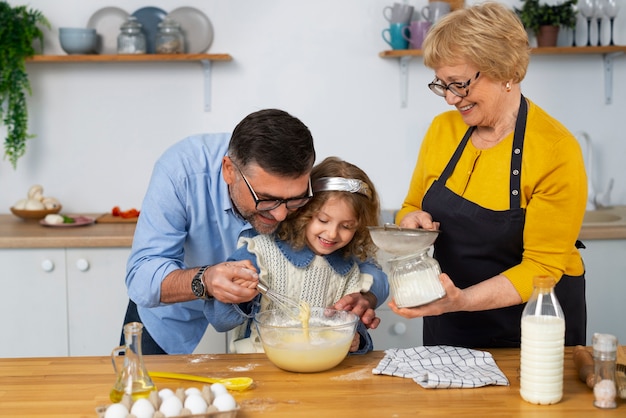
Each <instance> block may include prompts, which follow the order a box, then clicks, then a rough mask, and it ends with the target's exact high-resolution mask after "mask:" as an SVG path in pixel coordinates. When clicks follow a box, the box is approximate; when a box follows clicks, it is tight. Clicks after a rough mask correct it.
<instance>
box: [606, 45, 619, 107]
mask: <svg viewBox="0 0 626 418" xmlns="http://www.w3.org/2000/svg"><path fill="white" fill-rule="evenodd" d="M622 54H623V52H612V53H610V54H604V103H605V104H611V102H612V101H613V58H615V57H617V56H618V55H622Z"/></svg>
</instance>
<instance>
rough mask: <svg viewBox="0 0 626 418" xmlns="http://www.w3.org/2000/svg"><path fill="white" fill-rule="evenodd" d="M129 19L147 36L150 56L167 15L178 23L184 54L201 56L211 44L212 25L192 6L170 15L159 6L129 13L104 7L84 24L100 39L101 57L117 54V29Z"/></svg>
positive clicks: (179, 9) (117, 8) (174, 11)
mask: <svg viewBox="0 0 626 418" xmlns="http://www.w3.org/2000/svg"><path fill="white" fill-rule="evenodd" d="M129 16H134V17H136V18H137V20H138V21H139V23H141V25H142V27H143V31H144V34H145V35H146V49H147V52H148V53H149V54H153V53H154V52H155V38H156V34H157V32H158V30H159V23H161V21H162V20H163V19H164V18H165V16H168V17H170V18H172V19H174V20H175V21H176V22H178V23H179V24H180V26H181V30H182V31H183V33H184V35H185V52H186V53H188V54H200V53H203V52H206V51H207V50H208V49H209V47H210V46H211V44H212V43H213V25H212V24H211V21H210V20H209V18H208V17H207V16H206V15H205V14H204V13H202V12H201V11H200V10H198V9H196V8H193V7H187V6H185V7H179V8H177V9H174V10H172V11H171V12H170V13H167V12H165V11H164V10H163V9H160V8H158V7H152V6H148V7H142V8H140V9H138V10H136V11H134V12H133V13H132V14H128V13H127V12H126V11H125V10H123V9H120V8H119V7H104V8H102V9H100V10H98V11H96V12H95V13H94V14H93V15H92V16H91V17H90V18H89V21H88V22H87V27H88V28H92V29H95V30H96V32H97V33H98V35H99V37H100V39H99V43H98V52H99V53H100V54H117V36H118V35H119V33H120V26H122V24H123V23H124V22H125V21H126V19H128V17H129Z"/></svg>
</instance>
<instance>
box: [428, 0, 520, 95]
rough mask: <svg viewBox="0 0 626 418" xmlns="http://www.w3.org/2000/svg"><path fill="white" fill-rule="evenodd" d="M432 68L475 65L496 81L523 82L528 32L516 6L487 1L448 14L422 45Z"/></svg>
mask: <svg viewBox="0 0 626 418" xmlns="http://www.w3.org/2000/svg"><path fill="white" fill-rule="evenodd" d="M422 50H423V54H424V64H425V65H426V66H427V67H429V68H432V69H437V68H439V67H443V66H449V65H458V64H463V63H469V64H473V65H474V66H476V67H477V68H478V70H479V71H480V73H481V74H483V75H486V76H487V77H489V78H491V79H493V80H495V81H508V80H512V81H513V82H514V83H519V82H521V81H522V80H523V79H524V77H525V76H526V70H527V69H528V63H529V61H530V47H529V44H528V34H527V33H526V29H524V25H523V24H522V22H521V21H520V20H519V18H518V17H517V15H516V14H515V12H514V11H513V10H512V9H508V8H507V7H505V6H503V5H502V4H500V3H493V2H487V3H482V4H478V5H474V6H471V7H469V8H467V9H459V10H456V11H454V12H452V13H449V14H447V15H446V16H444V17H443V18H442V19H441V20H440V21H438V22H437V23H436V24H435V25H434V26H433V27H432V28H431V29H430V31H429V32H428V35H427V36H426V39H425V40H424V44H423V45H422Z"/></svg>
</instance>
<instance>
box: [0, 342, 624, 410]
mask: <svg viewBox="0 0 626 418" xmlns="http://www.w3.org/2000/svg"><path fill="white" fill-rule="evenodd" d="M489 351H490V352H492V353H493V355H494V358H495V359H496V362H497V363H498V366H499V367H500V368H501V369H502V371H503V372H504V373H505V374H506V376H507V377H508V378H509V380H510V382H511V385H510V386H489V387H484V388H477V389H424V388H422V387H421V386H419V385H418V384H417V383H415V382H413V381H412V380H411V379H404V378H399V377H390V376H380V375H373V374H372V369H373V368H374V367H375V366H376V365H377V364H378V362H379V360H380V359H381V358H382V357H383V355H384V353H383V352H380V351H375V352H372V353H369V354H367V355H363V356H351V357H348V358H347V359H346V360H344V361H343V363H342V364H341V365H339V366H337V367H336V368H334V369H332V370H330V371H327V372H322V373H314V374H298V373H290V372H285V371H282V370H280V369H278V368H276V367H275V366H273V365H272V364H271V363H270V362H269V361H268V360H267V358H266V357H265V355H264V354H208V355H186V356H182V355H181V356H146V357H145V364H146V368H147V369H148V370H153V371H171V372H181V373H191V374H198V375H205V376H223V377H226V376H249V377H252V378H253V379H254V381H255V383H254V385H253V386H252V387H251V388H250V389H248V390H246V391H245V392H232V393H233V395H234V396H235V398H236V399H237V402H238V403H239V404H240V406H241V410H240V412H239V413H238V418H252V417H295V416H297V417H322V416H329V417H342V418H343V417H360V418H363V417H376V418H380V417H394V418H400V417H415V416H418V415H420V416H426V417H434V416H445V417H455V416H468V417H470V416H480V417H482V418H488V417H498V418H503V417H505V418H506V417H550V418H552V417H568V418H571V417H577V416H584V417H594V416H598V417H599V416H602V417H617V416H620V417H624V416H626V402H624V401H623V400H620V401H618V407H617V409H613V410H600V409H597V408H595V407H594V406H593V393H592V392H591V390H590V389H588V388H587V387H586V386H585V385H584V384H583V383H581V382H580V381H579V380H578V378H577V376H576V373H575V370H574V363H573V360H572V350H571V348H566V354H565V356H566V357H565V372H564V394H563V400H562V401H561V402H560V403H558V404H555V405H548V406H539V405H532V404H529V403H526V402H524V401H523V400H522V399H521V398H520V396H519V371H518V368H519V350H515V349H498V350H489ZM114 380H115V374H114V373H113V369H112V366H111V360H110V358H109V357H63V358H61V357H55V358H24V359H0V416H1V417H12V418H17V417H42V416H45V417H59V418H61V417H63V418H73V417H91V418H93V417H95V416H96V414H95V408H96V407H97V406H99V405H106V404H108V403H110V402H109V400H108V393H109V390H110V389H111V386H112V385H113V383H114ZM155 383H156V384H157V386H158V387H159V388H164V387H169V388H172V389H174V390H175V389H176V388H178V387H185V388H187V387H190V386H196V387H201V386H202V383H193V382H183V381H177V380H168V379H155Z"/></svg>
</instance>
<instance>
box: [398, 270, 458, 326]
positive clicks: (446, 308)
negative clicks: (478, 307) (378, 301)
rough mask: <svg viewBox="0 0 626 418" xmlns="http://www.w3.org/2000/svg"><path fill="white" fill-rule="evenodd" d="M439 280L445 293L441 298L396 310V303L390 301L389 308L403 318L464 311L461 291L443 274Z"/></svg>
mask: <svg viewBox="0 0 626 418" xmlns="http://www.w3.org/2000/svg"><path fill="white" fill-rule="evenodd" d="M439 280H440V281H441V284H442V285H443V288H444V290H445V291H446V295H445V296H444V297H443V298H441V299H438V300H436V301H434V302H430V303H427V304H426V305H421V306H416V307H414V308H398V306H397V305H396V302H395V301H393V300H392V301H391V302H389V307H390V308H391V310H392V311H393V312H394V313H396V314H398V315H400V316H403V317H405V318H421V317H424V316H436V315H441V314H443V313H446V312H456V311H460V310H464V309H463V307H464V306H465V300H466V299H465V294H464V292H463V290H461V289H459V288H458V287H456V286H455V285H454V283H453V282H452V280H451V279H450V277H449V276H448V275H447V274H445V273H441V274H440V275H439Z"/></svg>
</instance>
